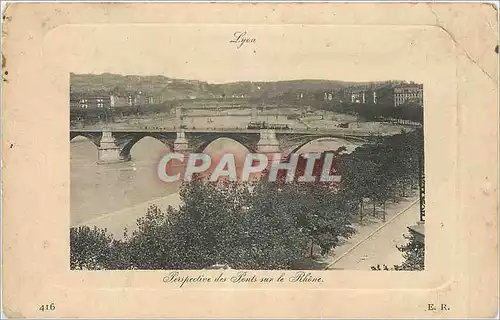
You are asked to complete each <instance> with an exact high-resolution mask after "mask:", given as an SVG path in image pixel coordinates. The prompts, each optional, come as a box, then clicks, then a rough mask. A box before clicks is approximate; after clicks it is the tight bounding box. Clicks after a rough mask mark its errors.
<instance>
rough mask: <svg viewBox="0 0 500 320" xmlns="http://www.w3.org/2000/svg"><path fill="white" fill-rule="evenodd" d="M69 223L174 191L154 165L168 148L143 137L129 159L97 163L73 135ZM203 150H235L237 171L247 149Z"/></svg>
mask: <svg viewBox="0 0 500 320" xmlns="http://www.w3.org/2000/svg"><path fill="white" fill-rule="evenodd" d="M342 145H346V146H347V147H348V149H352V148H353V146H354V145H352V144H346V143H344V142H342V141H318V142H313V143H311V144H309V145H306V146H304V147H303V148H302V149H301V152H317V151H323V150H336V149H337V148H338V147H340V146H342ZM70 148H71V161H70V167H71V187H70V193H71V202H70V207H71V225H76V224H80V223H85V222H86V221H89V220H91V219H94V218H97V217H100V216H103V215H106V214H109V213H111V212H113V211H117V210H120V209H124V208H128V207H131V206H134V205H137V204H140V203H143V202H146V201H150V200H152V199H155V198H159V197H163V196H166V195H169V194H172V193H174V192H177V191H178V185H176V184H166V183H164V182H162V181H160V180H159V178H158V176H157V165H158V162H159V160H160V159H161V157H163V155H164V154H165V153H166V152H168V151H169V149H168V147H167V146H166V145H164V144H163V143H162V142H160V141H158V140H156V139H154V138H150V137H146V138H143V139H142V140H140V141H139V142H138V143H136V144H135V146H134V147H133V148H132V151H131V154H132V160H131V161H129V162H123V163H116V164H105V165H98V164H97V162H96V161H97V148H96V146H95V145H94V144H93V143H92V142H90V141H89V140H87V139H85V138H82V137H77V138H75V139H73V141H71V147H70ZM205 152H206V153H208V154H210V155H211V156H212V158H213V159H218V158H220V156H222V154H224V153H235V155H236V159H237V160H236V166H237V168H238V170H237V171H238V173H239V172H240V171H241V166H242V164H243V161H244V155H245V154H246V153H247V152H248V151H247V149H246V148H245V147H244V146H242V145H241V144H239V143H237V142H235V141H233V140H230V139H224V138H222V139H218V140H216V141H214V142H213V143H211V144H210V145H209V146H208V147H207V149H206V150H205Z"/></svg>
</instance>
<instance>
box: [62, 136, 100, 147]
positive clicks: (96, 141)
mask: <svg viewBox="0 0 500 320" xmlns="http://www.w3.org/2000/svg"><path fill="white" fill-rule="evenodd" d="M77 137H83V138H85V139H86V140H88V141H90V142H92V144H93V145H94V146H96V147H97V148H98V147H99V145H100V141H101V135H96V134H87V133H83V132H78V133H73V132H72V133H71V134H70V136H69V141H70V142H71V141H73V140H74V139H75V138H77Z"/></svg>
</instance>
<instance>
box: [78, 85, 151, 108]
mask: <svg viewBox="0 0 500 320" xmlns="http://www.w3.org/2000/svg"><path fill="white" fill-rule="evenodd" d="M159 101H160V99H159V98H157V97H154V96H153V95H151V94H149V93H146V92H142V91H128V92H116V91H111V92H108V91H104V90H98V91H81V92H70V107H71V108H82V109H88V108H117V107H126V106H144V105H151V104H156V103H159Z"/></svg>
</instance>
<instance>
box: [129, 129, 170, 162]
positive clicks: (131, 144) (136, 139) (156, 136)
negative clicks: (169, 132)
mask: <svg viewBox="0 0 500 320" xmlns="http://www.w3.org/2000/svg"><path fill="white" fill-rule="evenodd" d="M144 138H153V139H155V140H158V141H160V142H162V143H163V144H164V145H165V146H166V147H167V148H168V149H169V151H170V152H171V151H173V150H174V145H173V143H172V141H169V139H167V138H166V137H163V136H161V135H159V134H154V133H147V132H146V133H141V134H137V135H135V136H134V137H132V138H131V139H129V140H127V141H126V142H124V143H123V145H122V147H121V150H120V157H121V158H122V159H130V158H131V154H130V152H131V151H132V148H133V147H134V146H135V145H136V144H137V143H138V142H139V141H141V140H142V139H144Z"/></svg>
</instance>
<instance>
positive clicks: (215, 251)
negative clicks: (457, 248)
mask: <svg viewBox="0 0 500 320" xmlns="http://www.w3.org/2000/svg"><path fill="white" fill-rule="evenodd" d="M238 35H239V34H235V37H237V36H238ZM423 97H424V88H423V85H422V84H420V83H415V82H414V81H411V80H406V81H405V80H387V81H373V82H362V83H357V82H349V81H342V80H323V79H322V80H310V79H300V80H286V81H274V82H253V81H245V79H241V81H237V82H226V83H209V82H206V81H203V80H199V79H194V80H193V79H190V80H185V79H175V78H171V77H168V75H156V76H135V75H119V74H110V73H106V74H99V75H95V74H73V73H72V74H71V75H70V93H69V99H68V104H69V108H70V128H69V129H70V155H71V159H70V165H71V176H70V177H71V180H70V192H71V203H70V208H71V229H70V236H71V238H70V241H71V242H70V246H71V247H70V251H71V261H70V266H71V269H76V270H99V269H107V270H114V269H144V270H149V269H190V270H193V269H194V270H196V269H245V270H248V269H256V270H275V269H292V270H293V269H296V270H297V269H298V270H304V269H306V270H308V269H319V270H322V269H328V270H337V269H353V270H376V271H378V270H387V271H389V270H412V271H413V270H423V269H424V267H425V259H424V256H425V241H424V233H425V232H424V221H425V196H424V193H425V192H424V188H425V176H424V170H423V168H424V166H423V165H424V148H423V147H424V137H423V112H424V106H423Z"/></svg>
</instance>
